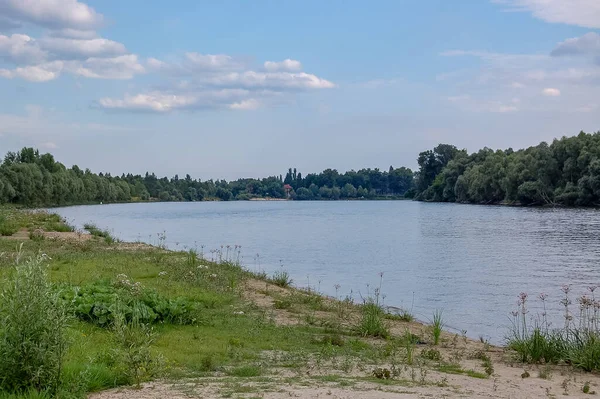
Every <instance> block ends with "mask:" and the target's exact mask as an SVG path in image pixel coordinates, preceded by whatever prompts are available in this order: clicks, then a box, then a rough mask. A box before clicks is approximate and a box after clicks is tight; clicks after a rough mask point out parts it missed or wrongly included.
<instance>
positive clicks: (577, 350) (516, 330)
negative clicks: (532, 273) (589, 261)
mask: <svg viewBox="0 0 600 399" xmlns="http://www.w3.org/2000/svg"><path fill="white" fill-rule="evenodd" d="M588 289H589V291H590V295H583V296H581V297H579V298H578V299H577V301H576V302H577V303H578V305H579V306H578V308H579V309H578V310H579V316H578V317H575V316H573V314H572V313H571V311H570V309H569V306H570V305H571V303H572V302H571V299H570V298H569V293H570V287H568V286H564V287H563V288H562V291H563V293H564V296H563V298H562V299H561V301H560V303H561V305H562V306H563V309H564V310H563V312H564V320H565V324H564V327H562V328H550V323H549V322H548V321H547V318H546V310H545V309H546V297H547V296H546V295H545V294H541V295H540V296H539V299H540V300H541V301H542V305H543V308H544V312H543V314H542V317H541V318H536V319H534V320H529V319H528V318H527V314H528V312H529V311H528V295H527V294H526V293H521V294H520V295H519V300H518V309H517V310H516V311H513V312H512V315H513V327H512V330H511V332H510V335H509V337H508V339H507V344H508V345H507V346H508V347H509V348H510V349H512V350H513V351H514V353H515V354H516V355H517V357H518V359H519V360H520V361H521V362H523V363H534V364H557V363H560V362H564V363H567V364H571V365H573V366H575V367H577V368H580V369H582V370H584V371H598V370H600V324H599V322H598V320H599V316H600V314H599V312H600V302H599V301H597V300H596V299H595V297H594V291H595V289H596V287H594V286H591V287H589V288H588Z"/></svg>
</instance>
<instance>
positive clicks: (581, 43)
mask: <svg viewBox="0 0 600 399" xmlns="http://www.w3.org/2000/svg"><path fill="white" fill-rule="evenodd" d="M550 54H551V55H553V56H555V57H559V56H566V55H600V35H599V34H598V33H596V32H590V33H586V34H585V35H583V36H581V37H574V38H571V39H567V40H565V41H564V42H561V43H558V45H557V46H556V47H555V48H554V50H552V53H550Z"/></svg>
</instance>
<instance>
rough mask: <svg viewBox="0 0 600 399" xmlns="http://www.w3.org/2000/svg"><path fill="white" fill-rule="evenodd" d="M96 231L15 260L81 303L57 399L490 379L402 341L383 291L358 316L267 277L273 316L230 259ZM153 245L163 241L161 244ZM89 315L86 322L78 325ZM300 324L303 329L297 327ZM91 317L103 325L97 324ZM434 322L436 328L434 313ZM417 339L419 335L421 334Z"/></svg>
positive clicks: (28, 217) (4, 245)
mask: <svg viewBox="0 0 600 399" xmlns="http://www.w3.org/2000/svg"><path fill="white" fill-rule="evenodd" d="M0 214H1V215H2V216H4V217H5V219H6V220H11V221H14V222H15V224H16V225H18V226H19V228H27V229H37V228H39V229H47V228H51V227H52V224H53V223H57V226H58V227H57V228H58V229H65V230H66V229H68V228H69V227H68V226H67V225H66V224H64V221H61V220H60V218H58V219H57V218H56V217H55V216H49V215H47V214H43V213H41V214H38V213H30V212H25V211H21V210H16V209H12V208H11V209H7V208H1V207H0ZM87 227H95V226H89V225H88V226H86V228H87ZM95 230H98V231H99V233H97V234H96V236H97V237H100V238H102V239H94V240H81V241H78V240H72V241H70V240H61V241H60V244H57V242H56V241H54V240H48V239H46V240H28V241H26V242H25V244H24V245H23V250H22V251H21V253H20V255H19V257H21V258H23V259H24V258H26V257H29V256H32V255H35V254H46V255H47V256H48V257H49V258H51V259H52V260H51V261H49V262H48V268H47V271H48V274H49V278H50V281H51V282H52V283H53V287H54V288H55V289H59V290H61V292H62V293H63V294H65V295H66V293H68V292H74V291H76V292H78V293H79V294H78V295H80V296H81V300H79V299H78V300H75V301H72V298H71V297H69V296H65V295H63V297H65V298H67V297H68V298H71V299H70V300H69V301H68V302H69V303H71V304H72V305H73V306H76V307H77V308H76V309H73V310H72V314H73V315H75V316H77V317H76V318H74V319H73V321H72V323H71V324H70V326H69V327H68V329H67V332H66V334H67V336H68V342H69V343H70V345H69V346H68V348H67V350H66V353H65V357H64V364H63V367H62V377H61V387H60V389H61V392H64V393H65V395H64V397H69V398H83V397H85V395H86V393H89V392H95V391H100V390H104V389H108V388H114V387H117V386H121V385H126V384H136V383H139V382H142V381H144V380H147V379H151V378H154V376H156V375H160V376H164V377H165V378H167V379H173V380H177V379H182V378H194V377H205V378H210V376H212V375H220V376H222V375H226V376H227V377H226V378H228V379H240V381H242V379H244V378H252V379H253V380H252V381H257V380H262V379H265V378H270V377H273V376H276V375H277V374H278V373H281V372H282V371H281V370H282V369H285V373H286V374H287V373H290V374H292V375H305V374H306V372H307V370H310V371H311V372H312V371H315V372H319V373H323V374H327V375H330V376H334V375H344V373H346V375H347V378H348V380H345V379H340V381H341V382H343V383H344V384H348V385H351V384H352V383H353V381H357V380H361V378H362V380H361V381H363V380H364V381H371V380H373V381H375V380H377V379H376V378H373V377H372V376H371V375H370V371H371V370H373V369H374V368H378V367H381V368H386V367H387V368H389V369H390V370H400V369H402V370H403V371H402V372H403V373H404V374H405V375H404V376H400V375H394V374H392V375H391V378H390V379H389V380H387V379H385V380H377V381H375V382H377V383H378V384H382V383H383V384H388V383H389V384H394V383H398V382H399V381H404V380H402V378H406V374H408V373H417V374H415V376H416V377H411V380H412V381H413V383H414V382H415V381H416V380H419V381H421V382H420V383H423V382H422V381H424V380H425V378H426V373H425V372H424V371H423V370H425V369H423V367H424V366H423V365H426V366H428V367H433V368H435V369H438V370H439V371H441V372H447V373H451V374H462V375H466V376H471V377H473V378H487V376H488V375H491V374H492V373H493V365H492V364H491V360H490V361H489V363H485V362H486V360H485V356H484V355H481V356H479V357H478V359H480V360H482V368H483V370H484V371H485V373H484V372H479V371H474V370H465V369H463V368H461V366H460V365H459V364H454V363H453V364H446V363H445V362H444V358H446V359H449V357H448V354H447V351H446V352H444V350H445V349H444V348H445V347H444V346H443V345H441V346H439V347H434V346H431V345H428V346H427V347H423V346H421V345H423V339H422V338H421V337H419V336H416V335H415V334H413V333H412V332H411V330H409V328H410V329H412V331H415V330H414V329H413V327H414V326H408V325H406V324H402V323H404V322H405V321H410V319H409V317H407V316H406V317H405V316H404V315H400V316H398V315H389V314H387V313H386V312H385V311H384V307H383V305H382V303H381V301H380V298H383V296H380V292H381V291H380V289H381V288H378V289H377V291H376V292H375V295H374V296H372V297H370V298H367V299H365V300H364V301H363V303H362V304H361V305H355V304H354V303H353V302H352V301H342V300H339V299H338V300H337V301H335V300H333V299H327V298H324V297H323V296H321V295H318V294H317V293H315V292H311V291H304V290H299V289H293V288H288V289H286V290H280V289H273V287H272V285H271V284H277V285H279V286H280V287H288V286H289V285H290V284H291V279H290V276H289V275H287V274H283V275H279V277H280V279H279V280H280V281H279V283H277V280H278V279H275V278H273V279H267V281H263V282H261V283H260V284H265V285H267V289H266V291H267V292H269V290H270V292H271V294H270V297H272V298H273V300H274V302H273V307H274V308H276V309H279V311H277V312H274V311H273V308H271V307H270V306H265V307H262V308H261V307H258V306H257V305H255V304H253V303H251V302H249V301H248V299H247V297H246V296H245V295H246V294H247V293H248V292H247V291H245V290H247V289H248V288H247V286H249V284H246V282H247V281H248V279H250V278H257V276H255V275H253V274H252V273H250V272H248V271H247V270H245V269H243V268H242V267H240V265H239V260H238V259H239V258H238V257H237V256H233V255H231V254H230V253H229V251H228V252H226V253H225V254H217V255H214V254H212V255H211V256H212V259H210V260H207V259H205V258H204V257H203V255H201V254H198V252H196V251H194V250H192V251H189V250H188V251H167V250H165V248H161V247H149V246H143V245H140V246H139V247H138V246H136V247H135V248H133V249H131V248H129V247H126V246H119V245H113V244H111V243H109V242H107V240H106V236H104V235H102V234H104V232H103V231H101V230H100V229H98V228H96V229H94V228H92V229H91V230H90V232H92V231H95ZM45 231H49V230H45ZM160 237H162V236H160ZM161 242H164V239H163V238H161V239H159V245H160V243H161ZM16 245H17V242H15V241H14V240H3V239H0V254H2V253H3V254H4V255H3V256H0V281H5V280H6V278H7V277H8V275H9V271H10V269H11V266H12V265H14V263H15V260H16V258H17V256H16V255H15V246H16ZM234 249H235V248H234ZM280 272H281V273H283V272H284V270H283V269H281V270H280ZM119 275H126V278H124V277H122V276H121V277H118V276H119ZM274 277H275V276H274ZM124 280H127V281H128V283H127V284H125V283H124ZM136 287H139V290H138V288H136ZM269 287H270V288H269ZM380 287H381V285H380ZM256 293H258V291H257V292H256ZM146 294H148V295H146ZM150 294H151V295H150ZM78 298H79V297H78ZM111 298H112V299H111ZM117 298H118V299H117ZM148 298H150V299H151V301H150V299H148ZM336 298H337V295H336ZM142 303H143V306H142ZM90 304H91V305H92V307H91V308H90V307H89V305H90ZM184 304H193V309H194V312H193V314H190V315H191V318H187V319H186V321H185V322H183V321H181V320H182V319H178V318H176V317H163V316H160V317H156V315H167V314H171V313H169V312H177V311H178V309H179V306H183V305H184ZM115 307H119V309H120V312H121V313H123V314H125V324H122V325H121V326H120V327H119V326H117V325H115V321H114V317H113V316H111V312H112V311H106V309H114V308H115ZM171 307H172V308H171ZM127 308H130V309H127ZM166 308H168V309H170V310H169V312H167V311H166V310H164V309H166ZM90 309H91V310H90ZM102 309H104V310H102ZM86 311H87V312H88V313H86ZM90 311H91V312H93V313H92V316H93V317H83V316H82V315H86V314H90V313H89V312H90ZM134 312H142V313H143V314H144V317H140V318H138V319H137V320H138V323H139V325H137V326H132V325H131V320H132V317H131V315H132V314H133V313H134ZM153 314H154V315H155V316H153ZM176 314H177V313H176ZM128 315H129V316H128ZM275 315H276V316H277V317H280V316H289V317H290V318H291V319H292V320H293V321H294V322H293V323H289V325H286V324H285V323H280V324H276V323H275V322H274V320H275V317H274V316H275ZM304 316H306V320H308V319H309V318H310V323H303V322H302V320H303V317H304ZM100 317H105V318H106V322H100V321H99V320H100ZM177 320H180V321H177ZM296 320H300V322H298V323H296ZM278 321H279V320H278ZM439 321H440V323H439V324H440V326H443V322H442V320H441V312H440V314H439ZM127 323H130V324H127ZM434 324H435V323H434ZM392 325H393V326H394V327H395V330H396V331H397V330H398V329H397V328H398V327H400V328H403V329H404V328H405V333H404V335H403V336H393V335H392V334H391V332H390V330H391V328H390V327H391V326H392ZM128 326H129V327H128ZM130 327H131V329H129V328H130ZM2 328H3V326H1V325H0V330H1V329H2ZM119 328H121V330H120V331H119ZM440 331H441V327H440ZM415 333H417V334H426V333H427V329H424V330H423V333H421V332H418V331H416V332H415ZM579 338H580V339H581V340H585V341H586V342H587V345H588V346H590V347H594V346H595V345H596V341H594V340H593V339H589V338H586V336H584V335H580V336H579ZM417 345H419V348H420V349H417ZM594 353H595V352H594V351H592V350H582V351H581V353H579V354H578V356H575V354H574V355H573V356H572V357H571V358H570V359H572V361H573V362H575V360H576V361H577V365H581V366H580V367H582V368H584V367H588V368H590V367H591V368H593V367H595V366H594V364H593V362H594V356H592V355H593V354H594ZM418 354H420V356H419V355H418ZM488 359H489V358H488ZM390 364H391V365H395V366H396V369H393V368H391V367H390ZM573 364H575V363H573ZM415 370H417V371H415ZM418 370H421V378H420V379H419V376H418V373H419V371H418ZM215 373H216V374H215ZM356 373H360V374H359V377H357V376H356ZM323 378H324V379H327V378H331V380H332V381H331V382H332V383H333V382H336V381H337V380H338V377H323ZM415 378H416V379H415ZM406 381H409V380H408V379H407V380H406ZM430 382H431V381H429V382H427V383H430ZM236 383H237V382H236ZM340 384H341V383H340ZM67 393H68V395H67ZM2 395H4V396H2ZM7 395H8V394H6V393H0V399H3V398H4V397H6V398H11V399H12V398H13V397H14V399H24V398H29V397H31V398H32V399H35V398H45V396H44V394H38V393H31V394H29V393H23V394H20V396H7ZM27 395H29V396H27ZM32 395H33V396H32ZM35 395H38V396H35Z"/></svg>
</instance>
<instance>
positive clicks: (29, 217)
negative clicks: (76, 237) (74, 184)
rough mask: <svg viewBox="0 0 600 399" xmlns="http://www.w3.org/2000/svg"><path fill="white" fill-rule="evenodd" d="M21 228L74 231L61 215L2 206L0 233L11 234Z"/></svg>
mask: <svg viewBox="0 0 600 399" xmlns="http://www.w3.org/2000/svg"><path fill="white" fill-rule="evenodd" d="M20 229H26V230H29V231H33V230H36V229H41V230H44V231H58V232H66V231H73V227H71V226H70V225H69V224H67V223H66V221H65V220H63V219H62V218H61V217H60V216H59V215H57V214H53V213H48V212H45V211H32V210H21V209H18V208H15V207H8V206H2V207H0V235H2V236H10V235H13V234H14V233H16V232H17V231H18V230H20Z"/></svg>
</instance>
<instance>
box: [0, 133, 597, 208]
mask: <svg viewBox="0 0 600 399" xmlns="http://www.w3.org/2000/svg"><path fill="white" fill-rule="evenodd" d="M417 163H418V165H419V169H418V170H417V171H415V172H413V171H412V170H410V169H408V168H405V167H400V168H393V167H392V166H390V168H389V169H388V170H383V171H382V170H379V169H378V168H374V169H370V168H369V169H360V170H358V171H354V170H350V171H347V172H345V173H340V172H338V171H337V170H336V169H326V170H324V171H322V172H320V173H310V174H307V175H305V176H303V175H302V173H300V172H298V171H297V170H296V169H295V168H290V169H289V170H288V171H287V173H286V174H285V176H284V175H279V176H269V177H265V178H261V179H254V178H245V179H238V180H234V181H225V180H206V181H201V180H199V179H193V178H192V177H191V176H190V175H186V176H185V177H184V178H180V177H179V176H178V175H175V176H174V177H172V178H167V177H160V178H159V177H157V176H156V175H155V174H154V173H149V172H147V173H146V174H145V175H139V174H138V175H133V174H122V175H121V176H111V174H110V173H98V174H95V173H93V172H91V171H90V170H89V169H85V170H82V169H80V168H79V167H78V166H77V165H74V166H73V167H71V168H67V167H65V166H64V165H63V164H61V163H60V162H57V161H56V160H55V159H54V157H53V156H52V155H51V154H40V153H39V151H38V150H35V149H33V148H23V149H22V150H20V151H17V152H9V153H7V154H6V156H5V157H4V161H3V163H2V164H1V165H0V203H15V204H23V205H27V206H54V205H57V206H61V205H71V204H87V203H98V202H106V203H110V202H128V201H152V200H155V201H206V200H222V201H231V200H250V199H254V198H288V199H293V200H338V199H374V198H402V197H405V198H414V199H416V200H421V201H440V202H461V203H475V204H514V205H565V206H600V132H597V133H593V134H588V133H584V132H581V133H580V134H578V135H577V136H573V137H562V138H561V139H555V140H554V141H553V142H552V143H551V144H548V143H546V142H542V143H540V144H538V145H537V146H533V147H529V148H526V149H522V150H518V151H514V150H513V149H512V148H509V149H507V150H496V151H494V150H492V149H490V148H487V147H486V148H483V149H481V150H479V151H477V152H474V153H471V154H469V153H468V152H467V151H466V150H464V149H458V148H457V147H455V146H453V145H450V144H439V145H438V146H436V147H435V148H433V149H431V150H428V151H423V152H421V153H420V154H419V156H418V158H417Z"/></svg>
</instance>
